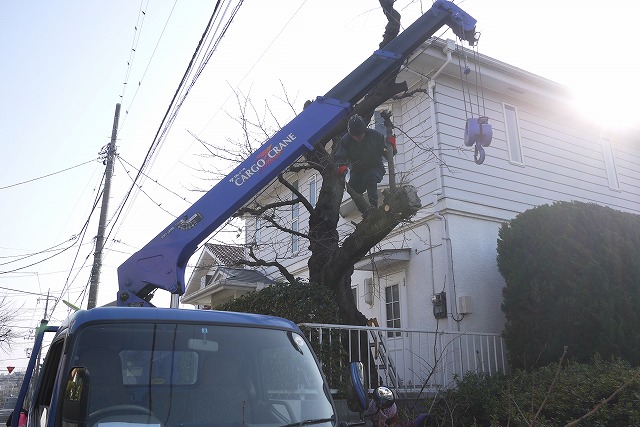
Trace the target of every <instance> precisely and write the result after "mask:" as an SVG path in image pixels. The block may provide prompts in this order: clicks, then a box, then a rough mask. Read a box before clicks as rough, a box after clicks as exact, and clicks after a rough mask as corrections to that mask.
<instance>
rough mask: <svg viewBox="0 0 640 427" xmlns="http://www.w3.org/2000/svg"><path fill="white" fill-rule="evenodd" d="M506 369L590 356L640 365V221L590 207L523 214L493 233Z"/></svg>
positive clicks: (557, 206)
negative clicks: (499, 277) (565, 356)
mask: <svg viewBox="0 0 640 427" xmlns="http://www.w3.org/2000/svg"><path fill="white" fill-rule="evenodd" d="M497 261H498V268H499V270H500V273H502V276H503V277H504V279H505V282H506V287H505V288H504V290H503V296H504V300H503V304H502V310H503V312H504V313H505V317H506V324H505V328H504V338H505V342H506V346H507V349H508V350H509V355H510V363H511V366H512V367H524V368H529V367H532V366H544V365H546V364H548V363H550V362H553V361H555V360H557V358H558V357H559V355H560V354H562V352H563V348H564V347H565V346H567V347H568V352H569V353H568V357H569V358H570V359H572V360H575V361H578V362H586V361H589V360H590V359H591V358H592V357H593V355H594V354H596V353H599V354H600V355H602V357H605V358H609V357H622V358H623V359H625V360H628V361H629V362H631V363H632V364H633V365H634V366H638V365H640V334H639V333H638V325H640V216H638V215H634V214H631V213H627V212H620V211H616V210H614V209H610V208H607V207H603V206H599V205H596V204H591V203H579V202H557V203H554V204H553V205H544V206H539V207H537V208H534V209H530V210H528V211H526V212H524V213H522V214H520V215H518V216H517V217H516V218H515V219H513V220H511V221H509V222H508V223H505V224H504V225H503V226H502V228H501V229H500V231H499V239H498V257H497Z"/></svg>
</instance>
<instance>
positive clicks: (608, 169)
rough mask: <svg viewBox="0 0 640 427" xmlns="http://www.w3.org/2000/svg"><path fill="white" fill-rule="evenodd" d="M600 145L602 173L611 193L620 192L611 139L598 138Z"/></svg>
mask: <svg viewBox="0 0 640 427" xmlns="http://www.w3.org/2000/svg"><path fill="white" fill-rule="evenodd" d="M600 145H601V146H602V156H603V158H604V171H605V174H606V176H607V182H608V184H609V189H610V190H612V191H621V190H620V179H619V178H618V168H617V166H616V156H615V153H614V151H613V144H612V143H611V139H609V138H607V137H605V136H602V137H601V138H600Z"/></svg>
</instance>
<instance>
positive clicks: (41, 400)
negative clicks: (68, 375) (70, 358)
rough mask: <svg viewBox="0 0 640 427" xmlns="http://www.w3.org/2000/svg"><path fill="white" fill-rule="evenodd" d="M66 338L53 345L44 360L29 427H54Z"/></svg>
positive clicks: (30, 410)
mask: <svg viewBox="0 0 640 427" xmlns="http://www.w3.org/2000/svg"><path fill="white" fill-rule="evenodd" d="M64 342H65V340H64V338H61V339H58V340H56V341H54V342H53V343H52V344H51V347H50V348H49V352H48V353H47V357H46V358H45V360H44V364H43V366H42V370H41V372H40V375H39V378H38V380H37V381H38V385H37V388H36V389H35V392H34V394H33V399H32V402H31V405H30V409H29V418H28V424H27V425H28V426H30V427H35V426H38V427H39V426H47V425H48V426H53V425H54V424H55V423H54V418H55V414H56V413H57V412H59V409H58V408H59V405H58V404H57V402H58V401H59V399H57V397H56V396H57V394H58V393H57V392H58V389H59V387H58V386H57V385H58V384H59V381H60V380H59V376H60V375H62V374H64V373H63V372H62V370H61V366H60V365H61V364H60V362H61V360H62V351H63V348H64Z"/></svg>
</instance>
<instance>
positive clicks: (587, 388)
mask: <svg viewBox="0 0 640 427" xmlns="http://www.w3.org/2000/svg"><path fill="white" fill-rule="evenodd" d="M639 374H640V370H638V368H632V367H631V366H630V365H629V364H628V363H627V362H625V361H622V360H621V359H614V360H610V361H603V360H602V359H600V358H599V357H597V356H596V357H595V359H594V360H593V361H592V362H591V363H588V364H583V363H575V362H569V363H568V364H567V365H566V366H563V367H562V368H561V369H560V370H558V364H557V363H552V364H550V365H548V366H545V367H543V368H539V369H536V370H532V371H525V370H521V369H519V370H516V371H515V372H514V373H513V374H512V375H511V376H510V377H508V378H507V377H504V376H488V375H484V374H468V375H466V376H465V377H464V378H462V379H459V380H458V381H457V387H456V388H455V389H451V390H448V391H446V392H445V393H444V395H443V396H441V397H440V398H438V399H437V400H436V402H435V403H434V406H433V410H432V415H433V416H434V418H435V420H436V422H435V423H434V425H436V426H465V427H466V426H506V425H510V426H529V425H535V426H549V427H553V426H563V425H565V424H566V423H568V422H569V421H572V420H575V419H578V418H580V417H581V416H583V415H584V414H587V413H588V412H589V411H591V410H592V409H593V408H594V407H595V405H596V404H598V403H599V402H601V401H602V400H604V399H606V398H608V397H609V396H611V395H612V394H613V393H614V392H615V391H616V390H617V389H618V388H619V387H620V386H621V385H622V384H624V383H625V382H627V381H628V380H629V379H631V378H632V377H634V375H635V376H636V381H635V382H633V383H631V385H629V386H628V387H627V388H625V389H624V390H623V391H622V392H621V393H619V394H618V395H616V397H615V398H614V399H612V400H611V401H610V402H609V403H608V404H605V405H603V406H602V407H601V408H600V409H599V410H598V411H596V412H595V413H594V414H593V415H592V416H590V417H589V418H588V419H587V420H586V421H585V422H584V423H582V424H580V425H588V426H631V425H640V384H639V383H638V381H637V378H638V377H637V376H638V375H639ZM556 375H557V378H556ZM554 380H555V382H554ZM552 385H553V386H552ZM538 411H539V412H538ZM536 414H537V415H536ZM533 420H535V422H533Z"/></svg>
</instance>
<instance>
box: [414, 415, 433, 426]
mask: <svg viewBox="0 0 640 427" xmlns="http://www.w3.org/2000/svg"><path fill="white" fill-rule="evenodd" d="M431 421H432V419H431V415H429V414H420V415H418V417H417V418H416V419H415V420H413V423H414V424H415V425H416V427H425V426H428V425H431Z"/></svg>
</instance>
